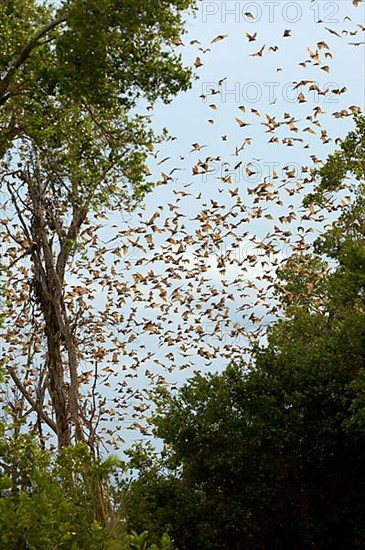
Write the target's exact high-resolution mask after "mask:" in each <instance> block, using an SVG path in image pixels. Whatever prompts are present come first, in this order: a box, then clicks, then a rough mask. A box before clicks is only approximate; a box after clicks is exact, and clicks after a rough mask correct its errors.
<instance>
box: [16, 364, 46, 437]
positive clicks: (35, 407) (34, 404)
mask: <svg viewBox="0 0 365 550" xmlns="http://www.w3.org/2000/svg"><path fill="white" fill-rule="evenodd" d="M6 370H7V371H8V373H9V374H10V376H11V378H12V379H13V382H14V384H15V385H16V387H17V388H18V390H19V391H20V393H21V394H22V395H23V396H24V397H25V399H26V400H27V401H28V403H29V405H30V406H31V407H32V409H33V410H34V411H35V412H36V413H38V415H39V416H40V418H41V419H42V420H43V421H44V422H45V423H46V424H47V425H48V426H49V427H50V428H51V430H53V431H54V433H55V434H57V426H56V424H55V423H54V422H53V420H52V419H51V418H49V416H47V415H46V413H45V412H44V411H42V409H41V408H39V406H38V404H37V402H36V401H35V399H33V397H31V396H30V395H29V393H28V392H27V390H26V389H25V387H24V385H23V384H22V382H21V380H20V378H19V377H18V375H17V374H16V372H15V370H14V368H13V367H9V366H8V365H6Z"/></svg>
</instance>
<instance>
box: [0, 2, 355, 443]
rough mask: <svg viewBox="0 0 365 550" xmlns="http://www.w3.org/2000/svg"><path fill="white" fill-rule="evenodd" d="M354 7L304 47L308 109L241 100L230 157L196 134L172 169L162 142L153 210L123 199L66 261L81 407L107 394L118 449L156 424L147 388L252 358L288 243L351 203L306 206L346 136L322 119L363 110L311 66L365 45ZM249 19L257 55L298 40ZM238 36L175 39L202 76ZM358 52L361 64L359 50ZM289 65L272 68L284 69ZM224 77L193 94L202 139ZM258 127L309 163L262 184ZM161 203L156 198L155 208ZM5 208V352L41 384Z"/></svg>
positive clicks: (154, 159)
mask: <svg viewBox="0 0 365 550" xmlns="http://www.w3.org/2000/svg"><path fill="white" fill-rule="evenodd" d="M347 5H348V6H349V11H351V13H350V14H349V15H348V16H346V17H345V18H344V21H343V26H344V27H345V28H343V29H341V28H340V26H341V24H339V25H338V26H337V27H336V28H330V27H327V26H326V24H325V22H322V25H321V22H320V21H319V22H318V23H319V24H320V25H321V26H320V32H321V33H323V36H322V37H321V38H320V39H319V40H318V41H317V40H316V43H315V44H312V45H310V46H308V47H304V45H303V58H302V59H298V60H297V62H298V73H299V74H300V76H299V78H298V80H297V81H296V82H293V87H292V89H293V90H294V91H295V93H296V94H297V95H296V98H297V104H298V105H300V106H301V109H302V112H303V113H304V112H305V110H306V114H305V116H302V117H301V118H300V119H299V118H298V117H297V115H295V116H294V115H293V114H291V113H290V112H284V113H282V112H281V111H280V110H281V109H282V102H280V103H281V104H280V105H279V104H278V103H276V101H275V99H274V100H272V101H271V102H268V105H267V109H266V110H267V111H268V112H261V107H263V108H264V107H265V105H262V104H261V105H260V106H258V105H256V106H253V105H252V104H240V105H234V109H235V110H236V113H235V114H234V116H233V119H234V120H233V122H234V124H235V125H236V131H235V132H232V133H231V135H232V137H229V134H230V132H227V133H226V134H223V135H221V136H220V143H221V144H222V145H224V147H225V149H224V150H226V148H227V147H229V148H230V151H231V153H230V156H229V158H228V160H226V159H225V157H224V156H221V155H216V154H212V155H209V154H208V151H207V149H208V147H207V146H206V145H205V144H204V143H200V141H201V139H199V138H198V137H197V139H196V141H194V143H192V144H191V146H190V147H189V149H187V150H186V152H184V151H180V153H181V155H180V156H179V159H178V162H177V163H176V165H175V166H171V168H167V169H166V168H165V167H166V166H169V164H171V162H173V161H174V157H173V153H172V156H171V155H170V156H166V157H164V158H160V157H159V154H158V152H157V153H156V152H155V153H153V154H151V163H150V164H151V170H152V172H153V173H156V171H158V174H159V175H158V177H157V178H156V179H157V183H156V186H155V189H154V190H153V191H152V193H151V194H150V195H148V196H147V198H146V199H145V203H146V208H140V209H138V210H137V211H136V212H132V213H131V214H130V215H128V214H127V213H121V212H119V211H117V210H115V211H100V212H97V213H94V214H90V215H89V217H88V220H87V222H86V223H85V225H84V227H83V230H82V233H81V236H80V243H81V245H82V246H80V248H79V250H78V252H77V254H76V255H75V257H74V260H73V263H72V265H70V266H69V271H68V277H67V288H66V289H65V303H66V304H67V307H68V310H69V313H70V318H71V319H72V320H73V323H74V333H75V337H76V338H77V342H78V350H79V360H80V365H81V369H80V384H81V386H82V392H83V407H84V409H85V413H87V411H88V410H89V409H90V408H91V407H92V406H93V407H94V410H95V402H96V403H97V414H98V427H99V431H100V433H101V434H103V437H104V441H105V445H106V446H108V447H110V446H114V447H115V448H118V447H120V444H121V442H123V440H125V438H126V433H127V432H126V430H129V429H130V430H137V431H138V432H140V433H141V434H142V435H145V434H149V433H150V432H149V428H148V423H146V421H145V418H146V415H148V412H149V410H150V407H151V401H150V397H149V396H150V393H149V392H150V390H151V389H153V388H154V387H156V386H157V385H161V384H162V385H169V386H172V387H173V386H175V385H178V384H180V383H181V382H182V381H183V380H184V379H186V376H188V375H189V374H191V373H192V372H193V371H194V370H198V369H200V370H202V369H209V368H222V367H223V366H224V365H226V364H227V363H229V362H230V361H241V360H243V359H244V360H246V361H247V365H248V366H250V364H251V363H250V362H251V359H250V355H249V351H250V347H251V345H252V343H253V342H255V341H257V340H260V339H261V341H262V339H263V338H264V337H265V332H266V330H267V327H268V326H269V325H270V324H272V323H274V322H275V320H276V319H277V318H278V316H279V315H280V311H281V309H280V303H279V301H278V297H277V291H278V288H279V290H280V284H279V282H278V279H277V277H276V270H277V268H278V267H280V266H281V265H282V264H283V262H285V259H286V258H287V257H289V256H290V255H291V254H294V253H305V252H306V251H308V250H310V247H311V243H312V242H313V238H315V236H316V235H318V233H319V232H320V231H322V230H323V228H325V227H326V224H329V223H331V220H332V219H334V218H335V217H336V215H337V213H338V212H339V211H341V209H342V208H343V207H345V206H346V205H347V204H349V203H350V202H351V200H352V195H351V190H344V191H343V193H342V194H341V195H339V196H337V197H335V198H333V199H331V200H329V202H328V205H327V208H326V209H323V210H321V211H320V210H318V208H317V207H313V206H311V207H309V208H304V207H303V206H302V199H303V197H304V196H305V194H306V193H307V192H308V191H310V190H311V189H312V186H313V184H314V183H315V181H316V178H315V173H314V171H315V169H316V168H318V167H320V166H321V164H322V162H323V160H325V158H326V156H327V155H328V153H329V152H331V151H332V150H333V147H335V146H338V145H339V144H340V142H341V139H340V137H338V136H333V135H331V133H330V131H329V130H328V129H326V127H325V126H324V122H323V121H326V120H329V119H332V120H333V119H335V120H336V121H337V120H342V119H347V118H350V117H351V116H352V115H353V114H356V113H358V112H361V110H362V106H361V105H348V104H347V101H346V94H347V93H348V89H347V87H346V86H345V83H341V84H339V85H338V86H337V87H332V88H322V87H321V86H320V85H319V84H318V80H320V77H319V76H318V79H317V80H316V79H315V78H313V76H311V77H310V78H306V76H305V72H306V71H309V70H311V71H312V75H313V74H314V73H313V71H314V72H315V71H320V72H318V74H319V75H320V74H322V73H329V72H330V71H331V67H332V66H333V64H334V63H335V56H334V54H333V52H332V51H331V48H332V41H334V40H336V41H342V43H341V48H342V49H345V48H354V47H355V48H356V50H357V51H359V50H358V49H359V48H362V47H363V45H364V44H365V41H364V40H363V39H362V38H363V37H364V31H365V26H364V25H363V24H362V23H355V22H354V21H353V20H354V19H356V17H358V13H359V12H360V11H363V6H364V5H363V4H362V3H361V2H360V0H354V1H353V2H350V1H349V2H347ZM354 8H359V10H357V11H355V10H354ZM245 16H246V19H251V20H252V21H251V23H250V27H249V28H247V29H244V28H243V30H242V43H243V44H245V54H246V55H247V56H248V57H252V58H255V59H256V58H257V63H259V62H260V59H261V58H263V57H264V56H266V55H272V56H275V55H276V53H277V52H278V51H280V50H285V49H286V48H290V40H292V30H291V29H288V28H286V29H284V30H282V29H281V30H280V31H278V32H279V36H278V43H277V44H275V45H268V44H266V43H264V41H263V40H260V38H261V37H260V27H259V24H258V26H257V29H255V32H252V30H251V29H252V24H253V23H254V15H253V14H250V13H246V14H245ZM228 40H229V34H225V33H222V34H219V35H217V36H215V37H213V38H212V39H211V41H210V44H203V43H201V42H200V41H199V40H196V39H193V40H190V41H188V42H186V41H185V39H184V38H183V39H181V40H179V41H178V42H177V43H176V48H184V47H185V48H187V49H189V48H190V49H194V51H195V49H197V52H196V53H194V57H195V62H194V65H195V69H196V72H197V73H198V74H201V73H199V71H204V65H205V63H206V59H209V57H208V56H212V58H214V48H218V47H220V44H221V43H222V42H223V41H226V43H227V41H228ZM256 43H257V44H258V49H256V48H255V44H256ZM338 47H339V46H338V45H337V48H338ZM349 55H350V54H349ZM354 62H355V61H354ZM356 63H361V56H360V57H359V59H358V60H357V61H356ZM283 70H285V68H283V67H276V68H275V69H274V73H278V72H282V71H283ZM354 70H356V67H354ZM359 70H360V68H359ZM201 78H203V77H201ZM226 79H227V77H225V76H222V78H221V79H220V80H219V82H217V86H216V87H215V88H214V89H213V88H212V89H211V90H208V91H207V92H204V93H202V94H199V91H198V92H196V90H197V88H198V87H195V88H194V91H193V92H192V93H195V95H196V101H197V102H200V103H199V104H200V105H201V109H202V110H204V112H207V113H209V114H208V115H207V116H208V117H209V118H207V120H208V125H207V127H206V128H205V129H203V130H199V129H198V130H197V133H199V131H201V132H202V133H203V138H206V136H207V133H209V130H210V128H211V126H213V125H214V124H215V119H214V116H215V115H216V116H219V111H220V109H223V106H222V104H221V103H220V101H219V98H220V93H221V90H222V87H223V86H224V85H225V83H226ZM200 91H201V90H200ZM311 92H315V93H316V94H318V95H317V97H319V98H321V97H322V98H324V97H326V95H329V94H331V95H332V97H335V98H336V101H337V103H336V109H335V110H334V111H333V112H331V113H328V109H327V107H329V108H331V107H333V106H332V105H331V104H328V105H326V103H324V102H321V103H320V104H318V102H317V103H314V102H313V101H312V97H313V96H312V94H311ZM172 108H173V107H172ZM289 110H290V108H288V111H289ZM151 111H152V108H149V110H148V113H150V112H151ZM149 116H150V115H149ZM257 127H259V128H260V129H261V130H262V135H263V136H264V137H266V143H265V147H268V146H270V147H273V148H275V147H276V149H275V150H274V153H273V155H274V156H275V158H280V157H281V158H286V157H285V155H286V151H287V149H286V148H293V149H294V150H295V151H298V156H299V157H300V158H304V157H303V155H304V156H305V158H307V162H306V163H304V164H302V165H301V167H300V170H299V169H298V168H297V167H295V166H294V167H293V165H292V164H291V163H290V161H288V162H287V163H285V162H284V163H283V165H282V166H280V169H278V168H275V167H274V168H273V169H272V170H271V171H270V174H269V175H267V176H263V177H262V178H260V179H259V181H258V179H257V177H256V176H257V172H258V169H257V166H260V163H261V162H262V161H263V160H264V159H262V158H253V157H252V156H251V154H250V148H251V147H252V145H253V143H254V139H255V138H253V137H250V135H249V133H250V130H252V129H257ZM261 130H260V131H261ZM342 137H343V134H342ZM237 141H238V143H237ZM168 147H169V144H167V146H166V147H165V148H164V152H165V154H169V153H166V151H168ZM174 147H175V148H176V147H178V140H176V141H175V142H174ZM216 149H217V150H219V143H217V144H216ZM320 155H322V159H321V158H319V156H320ZM271 158H272V157H271ZM290 158H292V157H290ZM232 159H233V160H232ZM162 165H163V166H164V167H163V171H162V172H161V166H162ZM217 167H218V168H217ZM179 172H181V174H179ZM236 174H240V177H239V178H236ZM237 182H238V183H237ZM251 182H253V183H251ZM151 197H153V199H152V198H151ZM156 201H157V204H159V206H158V207H157V208H156V209H155V211H152V212H151V203H154V202H156ZM4 204H5V205H6V201H4ZM2 217H3V219H2V221H1V223H2V227H3V230H2V233H3V237H4V238H3V256H4V257H3V263H5V265H6V264H7V265H11V266H12V267H11V269H10V274H11V276H10V284H9V293H10V296H9V298H10V300H9V305H8V316H7V319H6V322H5V324H4V326H3V328H2V330H3V339H4V345H3V349H2V354H3V357H5V358H6V360H7V361H8V362H10V363H11V364H12V365H14V366H16V367H17V368H18V375H19V377H20V378H22V380H23V382H24V384H25V385H26V386H27V387H28V388H29V391H30V392H32V391H33V392H36V390H35V389H32V388H35V387H36V385H37V383H38V381H39V377H40V376H41V373H42V364H44V360H45V344H44V337H43V328H42V327H43V321H42V318H41V316H40V315H39V314H38V312H37V306H36V304H34V302H33V301H32V296H31V285H30V278H31V273H30V266H29V265H28V264H27V262H26V261H23V262H22V261H20V262H15V260H16V258H17V257H19V256H20V255H21V254H22V250H21V234H20V231H21V230H20V226H19V224H18V222H17V219H16V216H14V213H13V212H10V211H7V208H6V206H4V208H3V215H2ZM11 234H13V235H15V236H16V237H17V238H16V240H14V239H13V240H12V239H11V238H10V237H9V235H11ZM4 391H5V393H4V394H3V397H2V399H3V402H5V403H7V404H11V403H12V404H14V402H16V399H21V396H19V395H18V394H17V390H16V388H12V387H8V388H7V389H6V390H4ZM34 394H35V393H34ZM29 422H30V424H31V423H32V417H31V416H30V417H29ZM129 437H130V436H129ZM136 437H139V435H138V434H137V436H136Z"/></svg>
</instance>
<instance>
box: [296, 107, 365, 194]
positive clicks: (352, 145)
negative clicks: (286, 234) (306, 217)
mask: <svg viewBox="0 0 365 550" xmlns="http://www.w3.org/2000/svg"><path fill="white" fill-rule="evenodd" d="M354 118H355V124H356V127H355V129H354V130H353V131H352V132H350V133H349V134H348V136H347V137H346V139H344V140H343V142H342V143H341V145H340V149H339V150H337V151H335V152H334V153H333V154H332V155H330V156H329V157H328V159H327V161H326V163H325V164H324V166H323V167H322V168H321V169H320V170H319V171H318V177H319V180H320V182H319V184H318V186H317V188H316V189H315V191H314V193H312V194H310V195H308V196H307V197H306V198H305V201H304V202H305V204H307V205H308V204H310V203H318V204H320V205H323V204H324V202H325V196H326V194H328V193H333V192H335V191H338V190H339V189H341V188H342V187H343V185H344V184H345V180H346V178H347V177H348V176H351V177H352V178H354V180H355V181H353V182H352V184H350V185H352V188H353V189H354V188H356V187H357V186H358V185H359V183H360V184H364V177H365V117H364V116H363V115H360V114H357V115H355V117H354ZM361 192H362V190H361Z"/></svg>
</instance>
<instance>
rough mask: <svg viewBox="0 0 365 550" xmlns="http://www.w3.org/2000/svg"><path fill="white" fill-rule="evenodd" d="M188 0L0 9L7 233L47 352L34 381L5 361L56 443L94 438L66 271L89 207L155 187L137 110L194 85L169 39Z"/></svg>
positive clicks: (144, 121) (31, 1) (127, 201)
mask: <svg viewBox="0 0 365 550" xmlns="http://www.w3.org/2000/svg"><path fill="white" fill-rule="evenodd" d="M191 5H192V1H191V0H174V1H168V0H166V1H165V0H163V1H161V2H135V1H134V0H123V1H121V0H102V1H99V0H98V1H96V0H92V1H85V0H67V1H64V2H61V3H58V4H57V5H56V6H53V5H52V4H51V5H48V4H47V5H46V3H43V2H37V1H35V0H27V1H26V2H24V1H23V0H11V1H9V2H2V3H1V5H0V28H1V33H2V44H3V45H4V47H3V48H2V51H1V54H0V74H1V79H0V158H1V181H2V187H3V188H4V186H5V188H6V192H7V193H8V196H9V198H10V202H11V208H12V213H13V215H14V216H15V219H16V222H15V225H14V226H11V224H8V226H7V228H6V230H7V233H8V235H7V238H8V240H10V241H12V242H13V243H14V244H15V247H14V248H15V249H14V250H13V256H12V260H11V262H10V268H11V267H14V266H15V265H16V264H17V262H19V261H20V260H25V262H28V261H29V266H30V268H31V271H30V276H29V289H28V291H29V293H30V295H31V296H32V298H31V302H32V304H33V307H34V311H35V312H39V313H40V314H41V316H42V318H43V330H44V336H45V341H46V348H47V352H46V358H45V361H44V364H43V365H41V367H40V370H39V372H38V373H37V380H38V382H37V383H38V386H37V388H33V389H31V385H30V383H29V375H30V373H31V372H32V369H34V365H32V361H31V360H30V361H28V365H27V366H26V367H27V368H26V369H25V372H24V370H23V372H22V371H21V370H19V369H17V368H16V366H14V365H12V364H11V362H8V364H7V368H8V372H9V373H10V375H11V377H12V379H13V382H14V383H15V385H16V387H17V388H18V390H19V391H20V393H21V395H22V397H23V399H24V400H25V402H26V403H27V405H28V406H30V407H31V409H32V410H34V411H35V412H36V413H37V415H38V423H39V426H41V424H42V423H43V422H45V423H46V424H47V425H48V427H49V428H51V429H52V430H53V431H54V432H56V434H57V438H58V444H59V447H63V446H66V445H69V444H70V443H71V441H73V440H76V441H82V440H84V439H85V432H86V431H87V432H88V437H87V440H88V442H89V444H90V445H91V446H94V445H95V430H94V427H93V425H92V421H91V420H90V418H89V419H88V418H87V417H86V416H87V415H86V413H85V410H83V407H82V404H81V402H80V387H79V386H80V383H79V376H80V372H79V360H80V357H79V352H78V346H77V337H76V325H77V319H76V317H75V310H73V311H72V308H71V309H70V308H69V307H68V306H67V305H66V303H65V285H66V274H67V266H68V265H69V263H70V262H71V261H72V258H73V255H74V254H75V251H76V247H77V244H78V240H79V236H80V231H81V229H82V227H83V225H84V224H85V223H87V220H88V215H89V214H90V213H92V212H97V211H98V209H101V208H103V207H108V206H109V207H110V206H113V207H117V208H123V209H127V208H130V207H133V205H134V204H136V202H138V200H140V199H141V198H142V197H143V195H144V194H145V193H146V192H147V191H148V190H149V189H150V187H151V183H147V180H146V177H147V174H148V170H147V167H146V157H147V153H148V151H150V150H151V149H153V144H154V142H156V140H157V139H158V138H157V137H156V136H154V134H153V132H152V131H151V129H150V127H149V119H148V117H147V118H146V117H145V116H142V115H138V114H136V107H137V106H141V105H142V102H145V103H146V102H147V101H148V102H152V103H153V102H154V101H156V100H157V99H161V100H163V101H165V102H167V101H169V100H170V98H171V97H172V96H173V95H175V94H176V93H177V92H178V91H180V90H186V89H187V88H188V86H189V82H190V71H189V70H188V69H185V68H184V67H183V65H182V62H181V59H180V56H178V55H176V54H175V53H174V44H175V43H176V42H177V40H178V39H179V36H180V33H181V32H182V31H183V20H182V12H183V10H185V9H187V8H189V7H190V6H191ZM8 221H9V220H8ZM10 248H11V247H10ZM19 249H20V250H19ZM29 305H31V304H25V307H29ZM35 318H37V313H36V314H35ZM35 337H37V336H36V335H35ZM47 392H49V395H50V398H51V403H52V411H51V415H50V414H49V413H48V412H47V411H46V407H45V396H46V394H47ZM53 413H54V420H53V418H51V416H52V415H53Z"/></svg>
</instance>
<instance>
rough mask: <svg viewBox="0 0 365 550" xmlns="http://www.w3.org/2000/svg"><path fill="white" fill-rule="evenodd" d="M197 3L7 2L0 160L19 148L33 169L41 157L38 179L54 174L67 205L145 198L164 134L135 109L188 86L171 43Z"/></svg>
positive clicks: (0, 69)
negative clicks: (152, 158) (152, 159)
mask: <svg viewBox="0 0 365 550" xmlns="http://www.w3.org/2000/svg"><path fill="white" fill-rule="evenodd" d="M192 4H193V2H192V0H174V1H170V0H162V1H159V2H149V1H141V2H136V1H135V0H124V1H123V2H121V1H120V0H97V1H96V0H92V1H90V0H88V1H85V0H64V1H63V2H60V3H57V6H56V7H55V6H53V5H52V4H50V5H46V3H45V2H37V1H35V0H21V1H20V0H11V1H10V2H2V3H1V4H0V28H1V34H2V38H3V42H2V43H3V44H4V47H3V48H2V52H1V54H0V74H1V75H2V78H1V79H0V157H4V154H5V152H6V151H7V152H8V153H9V154H11V153H14V152H15V150H14V147H13V145H14V143H16V145H17V151H18V153H19V152H20V153H21V155H20V157H21V161H22V162H24V163H25V164H26V165H27V166H28V165H29V164H31V165H32V166H33V164H34V162H35V152H36V158H37V161H36V166H37V171H38V175H40V174H39V170H40V171H41V173H42V172H43V173H47V174H48V176H49V175H50V174H52V185H53V191H54V193H55V194H56V196H58V198H59V201H60V202H61V203H62V204H64V203H66V204H69V202H70V201H71V202H76V203H77V204H85V206H86V207H87V208H90V207H95V206H96V205H98V204H100V203H102V204H108V205H110V204H114V203H115V201H117V203H118V201H123V206H124V207H125V206H128V201H132V204H133V201H135V200H137V201H138V200H140V199H141V198H142V197H143V195H144V194H145V193H146V191H148V190H149V189H150V187H151V184H147V183H146V181H145V180H146V173H147V168H146V162H145V161H146V157H147V154H148V151H150V150H151V149H152V148H153V144H154V143H155V142H156V141H158V137H157V136H155V135H154V134H153V132H152V130H151V129H150V127H149V120H148V119H147V118H146V117H142V116H140V115H136V114H135V109H134V108H135V107H136V105H137V103H138V102H140V101H141V100H144V101H149V102H154V101H156V100H157V99H161V100H162V101H164V102H168V101H170V99H171V98H172V97H173V96H174V95H176V94H177V93H178V92H179V91H180V90H186V89H187V88H188V87H189V86H190V78H191V71H190V70H189V69H187V68H184V67H183V65H182V62H181V56H180V55H177V54H176V53H175V51H174V43H175V42H176V40H177V38H178V37H179V35H180V34H181V33H182V32H183V19H182V12H183V10H185V9H187V8H189V7H191V6H192ZM4 37H5V38H4ZM161 137H166V135H165V134H163V136H161ZM19 146H20V149H19ZM10 158H11V157H10ZM13 158H14V157H13ZM113 201H114V202H113Z"/></svg>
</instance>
